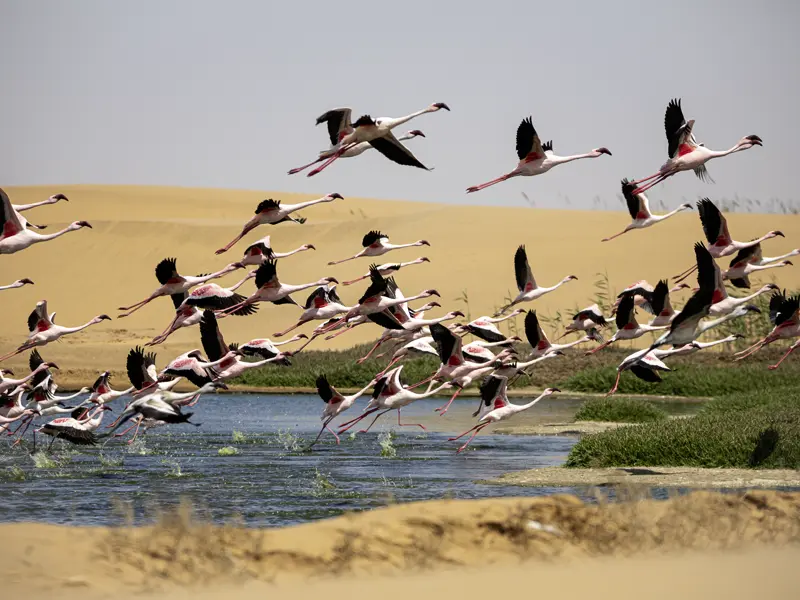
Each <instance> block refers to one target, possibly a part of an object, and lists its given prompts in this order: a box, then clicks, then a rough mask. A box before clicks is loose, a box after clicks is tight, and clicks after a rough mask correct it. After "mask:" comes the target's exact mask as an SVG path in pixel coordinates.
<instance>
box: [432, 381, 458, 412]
mask: <svg viewBox="0 0 800 600" xmlns="http://www.w3.org/2000/svg"><path fill="white" fill-rule="evenodd" d="M463 389H464V388H458V389H457V390H456V393H455V394H453V395H452V396H451V397H450V401H449V402H448V403H447V404H445V405H444V406H440V407H439V408H435V409H434V411H435V412H438V413H439V416H440V417H441V416H444V413H446V412H447V409H448V408H450V405H451V404H452V403H453V400H455V399H456V398H458V395H459V394H460V393H461V390H463Z"/></svg>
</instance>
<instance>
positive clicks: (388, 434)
mask: <svg viewBox="0 0 800 600" xmlns="http://www.w3.org/2000/svg"><path fill="white" fill-rule="evenodd" d="M394 440H395V435H394V431H392V430H391V429H390V430H389V431H385V432H383V433H381V434H380V435H379V436H378V443H379V444H380V446H381V456H382V457H383V458H394V457H395V456H397V448H395V447H394Z"/></svg>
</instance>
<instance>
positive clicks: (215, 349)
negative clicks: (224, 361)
mask: <svg viewBox="0 0 800 600" xmlns="http://www.w3.org/2000/svg"><path fill="white" fill-rule="evenodd" d="M200 341H201V342H202V344H203V350H205V353H206V356H208V359H209V361H211V362H214V361H216V360H219V359H220V358H222V357H223V356H225V355H226V354H227V353H228V346H227V344H225V340H224V338H223V337H222V332H221V331H220V330H219V325H218V324H217V317H216V315H215V314H214V312H213V311H210V310H206V311H203V317H202V318H201V319H200Z"/></svg>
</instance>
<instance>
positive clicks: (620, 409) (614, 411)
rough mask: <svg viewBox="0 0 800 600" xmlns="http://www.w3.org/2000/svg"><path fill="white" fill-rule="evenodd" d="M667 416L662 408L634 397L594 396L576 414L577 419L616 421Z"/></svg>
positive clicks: (643, 421)
mask: <svg viewBox="0 0 800 600" xmlns="http://www.w3.org/2000/svg"><path fill="white" fill-rule="evenodd" d="M666 418H667V413H666V412H665V411H664V410H662V409H661V408H659V407H657V406H655V405H654V404H652V403H650V402H647V401H645V400H635V399H632V398H593V399H591V400H587V401H586V402H584V403H583V404H582V405H581V407H580V408H579V409H578V412H577V413H576V414H575V420H576V421H611V422H614V423H649V422H652V421H663V420H664V419H666Z"/></svg>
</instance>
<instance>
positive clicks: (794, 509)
mask: <svg viewBox="0 0 800 600" xmlns="http://www.w3.org/2000/svg"><path fill="white" fill-rule="evenodd" d="M622 492H623V495H624V490H622ZM0 535H2V538H3V544H1V545H0V581H2V589H3V597H9V598H18V597H21V596H22V595H24V596H25V597H27V598H48V599H50V600H59V599H62V598H77V597H80V598H82V599H86V598H107V597H112V596H113V597H114V598H120V597H134V596H139V595H140V594H142V593H143V592H146V593H147V595H150V594H153V595H155V597H159V598H183V597H188V594H190V593H191V594H192V595H193V596H194V595H196V594H198V593H199V594H202V597H207V598H224V597H237V598H239V597H244V598H250V597H253V598H255V597H264V596H265V595H270V596H272V595H274V594H276V593H277V594H278V597H281V598H289V597H300V598H310V597H318V596H322V595H323V593H324V595H328V592H330V595H332V596H333V597H336V598H344V597H348V598H374V597H376V596H377V595H380V596H381V597H386V598H392V599H393V598H408V597H415V598H440V597H442V596H443V595H445V594H448V596H449V595H451V594H452V593H453V592H455V593H456V595H457V597H466V598H485V597H487V596H488V595H490V594H492V593H495V594H496V593H498V592H500V593H503V592H505V593H506V594H508V593H510V592H515V591H516V592H517V595H518V594H520V593H521V592H522V591H523V590H525V591H526V593H533V592H537V593H539V594H547V595H549V596H553V597H559V598H572V597H578V596H577V593H578V592H582V595H583V594H585V593H586V592H587V591H591V592H592V597H597V598H620V597H622V598H633V597H645V596H646V597H654V598H675V597H681V598H691V599H694V598H704V599H705V598H719V597H724V598H746V597H748V598H749V597H753V592H754V591H756V590H758V591H759V592H760V595H763V596H765V597H770V598H788V597H796V588H797V583H798V582H800V575H798V573H797V569H796V568H793V566H792V565H794V564H796V561H797V559H798V558H800V551H799V550H798V546H797V542H798V540H800V495H798V494H791V493H779V492H748V493H747V494H744V495H734V494H718V493H707V492H697V493H694V494H692V495H690V496H683V497H675V498H672V499H670V500H667V501H653V500H643V501H641V500H640V501H635V500H633V498H631V499H629V500H628V501H626V502H623V503H619V504H605V503H602V502H601V503H600V504H599V505H590V504H584V503H582V502H581V501H579V500H578V499H577V498H575V497H571V496H550V497H542V498H503V499H488V500H477V501H465V500H450V501H447V500H445V501H431V502H425V503H417V504H406V505H399V506H392V507H388V508H385V509H379V510H373V511H369V512H366V513H360V514H353V515H347V516H344V517H340V518H337V519H330V520H326V521H322V522H318V523H309V524H306V525H300V526H296V527H287V528H282V529H273V530H259V529H246V528H239V527H224V528H223V527H214V526H209V525H206V524H203V523H197V522H194V521H192V519H191V518H190V516H189V513H188V512H186V511H184V512H183V513H179V514H178V515H175V516H173V517H171V518H166V519H164V520H163V521H162V522H161V523H160V524H159V525H157V526H154V527H148V528H140V529H130V528H120V529H107V528H100V527H97V528H75V527H64V526H54V525H43V524H25V523H20V524H6V525H0ZM723 551H726V552H728V553H730V552H734V554H720V552H723ZM683 553H689V554H686V555H685V556H684V555H683ZM665 554H667V556H665ZM43 569H44V570H43ZM387 577H394V578H395V579H386V578H387ZM788 591H792V592H793V593H794V595H793V596H787V595H786V594H787V593H788ZM634 592H638V595H637V596H633V593H634ZM226 593H227V595H226ZM242 593H244V595H240V594H242Z"/></svg>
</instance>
